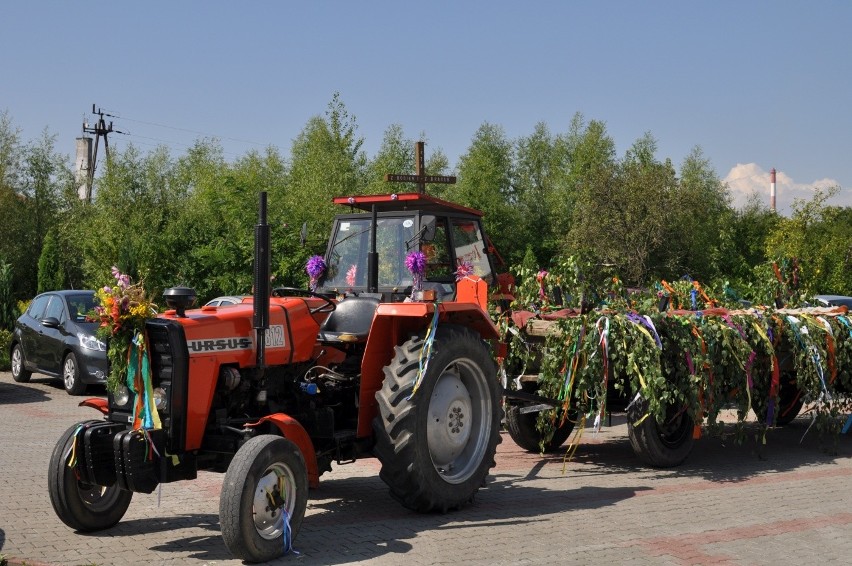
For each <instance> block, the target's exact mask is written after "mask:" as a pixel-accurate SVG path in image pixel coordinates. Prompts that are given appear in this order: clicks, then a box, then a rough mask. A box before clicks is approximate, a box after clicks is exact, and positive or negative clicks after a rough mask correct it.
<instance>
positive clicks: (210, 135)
mask: <svg viewBox="0 0 852 566" xmlns="http://www.w3.org/2000/svg"><path fill="white" fill-rule="evenodd" d="M106 116H109V117H110V118H119V119H121V120H127V121H128V122H135V123H137V124H145V125H148V126H156V127H158V128H167V129H169V130H176V131H179V132H187V133H190V134H196V135H199V136H205V137H209V138H216V139H220V140H228V141H235V142H239V143H248V144H252V145H257V146H261V147H266V146H270V145H274V144H270V143H262V142H257V141H252V140H246V139H242V138H233V137H228V136H220V135H218V134H213V133H210V132H202V131H199V130H191V129H189V128H180V127H177V126H169V125H168V124H159V123H157V122H151V121H150V120H139V119H137V118H129V117H127V116H121V115H118V114H106ZM134 135H135V134H134Z"/></svg>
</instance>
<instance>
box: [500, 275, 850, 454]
mask: <svg viewBox="0 0 852 566" xmlns="http://www.w3.org/2000/svg"><path fill="white" fill-rule="evenodd" d="M546 279H547V274H545V273H544V272H539V273H538V274H537V276H536V282H535V283H534V285H533V286H537V287H538V295H539V297H540V298H541V299H543V300H542V301H540V302H539V303H538V305H537V306H544V308H543V309H539V308H536V310H534V311H530V310H517V307H518V306H519V305H523V304H524V301H522V300H518V301H515V303H514V306H515V308H516V310H512V311H509V312H507V313H506V314H505V316H504V317H502V323H501V328H502V333H503V336H505V337H506V341H507V342H508V345H509V347H508V348H507V357H506V359H504V360H502V368H501V370H502V372H503V375H504V376H505V377H504V379H505V381H506V384H507V389H509V390H511V391H513V392H514V393H511V394H507V396H506V398H507V405H506V422H507V428H508V430H509V432H510V434H511V436H512V438H513V439H514V440H515V441H516V442H517V443H518V444H519V445H520V446H521V447H523V448H525V449H527V450H531V451H544V452H549V451H554V450H557V449H559V447H560V446H562V444H563V443H565V442H566V441H567V440H568V438H569V436H570V435H571V434H572V432H573V431H578V432H579V431H582V430H583V429H585V428H586V427H591V428H592V429H598V428H599V427H600V426H601V425H602V424H603V422H604V417H605V416H606V415H607V413H610V412H611V411H624V412H626V414H627V428H628V434H629V437H630V443H631V446H632V447H633V449H634V451H635V452H636V454H637V456H639V457H640V458H641V459H642V460H643V461H645V462H646V463H648V464H650V465H652V466H658V467H668V466H676V465H678V464H680V463H681V462H683V460H684V459H685V458H686V457H687V456H688V454H689V452H690V451H691V449H692V446H693V444H694V440H695V439H696V438H698V437H699V436H700V435H701V433H702V430H708V431H710V432H715V431H717V430H719V416H720V413H721V412H722V411H723V410H725V409H735V411H736V415H737V425H736V427H735V431H736V433H737V434H738V436H739V437H740V438H741V437H742V435H743V434H744V426H743V425H744V423H745V421H746V419H747V418H748V417H749V412H750V411H751V412H753V414H754V415H755V416H756V419H757V421H758V422H759V423H760V425H761V432H760V434H761V437H762V438H761V440H762V441H765V438H766V437H765V435H766V432H767V430H769V429H771V428H772V427H774V426H783V425H785V424H787V423H789V422H790V421H792V420H793V419H794V418H795V417H796V416H797V415H798V414H799V412H800V411H801V410H802V408H803V406H805V405H806V404H807V407H808V410H809V411H810V412H811V415H812V423H813V424H815V425H816V428H817V429H819V430H820V431H821V432H825V433H835V434H836V433H837V432H839V431H840V429H841V428H843V427H844V425H845V426H846V427H848V417H847V416H846V415H848V413H849V412H850V404H849V393H850V392H852V373H850V371H851V370H852V322H850V320H852V319H850V317H849V313H848V310H847V307H845V306H839V307H825V308H800V309H784V308H780V309H779V308H768V307H761V308H749V309H726V308H718V307H714V306H713V302H714V301H713V300H711V299H710V298H709V297H707V295H706V294H705V293H704V292H703V290H702V289H701V287H700V285H699V284H698V283H697V282H690V283H689V285H688V287H691V289H690V292H689V293H688V295H689V296H690V299H691V301H683V302H686V303H688V304H687V305H686V306H690V307H693V308H691V309H690V310H686V309H684V308H670V307H674V306H675V304H674V301H670V300H668V299H669V295H668V293H666V296H665V300H663V301H661V303H660V305H659V307H658V308H654V309H645V310H641V309H640V310H637V309H635V308H631V305H630V302H629V301H621V302H620V303H621V304H620V305H618V308H603V309H599V310H589V311H586V310H584V309H570V308H568V309H566V308H559V307H558V305H557V306H554V305H552V303H548V301H547V297H548V296H549V295H550V294H551V293H552V291H553V289H552V286H551V287H550V288H549V287H548V283H547V281H546ZM665 287H667V288H668V289H669V290H670V291H672V293H673V294H674V293H675V290H674V289H673V288H672V287H671V286H670V285H668V284H665ZM557 295H559V293H557ZM696 296H697V297H699V300H698V304H697V305H696V304H695V298H696ZM615 303H619V301H615ZM689 303H691V304H689ZM702 303H703V304H704V305H702ZM527 304H530V303H529V302H527ZM677 306H680V307H683V306H685V305H683V304H680V305H677ZM695 306H698V307H699V308H694V307H695ZM701 306H706V308H703V309H702V308H701ZM572 447H573V448H575V449H576V445H573V446H572Z"/></svg>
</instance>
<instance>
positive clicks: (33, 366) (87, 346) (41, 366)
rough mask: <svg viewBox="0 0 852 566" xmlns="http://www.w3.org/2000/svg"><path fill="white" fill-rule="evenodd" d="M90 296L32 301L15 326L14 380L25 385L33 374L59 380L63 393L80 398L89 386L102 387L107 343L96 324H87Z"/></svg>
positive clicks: (68, 294) (56, 294)
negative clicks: (36, 373) (96, 334)
mask: <svg viewBox="0 0 852 566" xmlns="http://www.w3.org/2000/svg"><path fill="white" fill-rule="evenodd" d="M94 304H95V292H94V291H51V292H49V293H42V294H41V295H38V296H37V297H36V298H35V299H33V301H32V303H30V306H29V308H28V309H27V312H25V313H24V314H22V315H21V316H20V317H19V318H18V320H17V321H16V322H15V331H14V334H13V336H12V346H11V350H10V353H11V358H12V377H13V378H14V379H15V381H18V382H26V381H29V379H30V375H31V374H32V373H33V372H38V373H43V374H46V375H49V376H53V377H61V378H62V381H63V382H64V384H65V390H66V391H67V392H68V393H69V394H71V395H81V394H83V393H84V392H85V391H86V386H87V385H88V384H91V383H106V377H107V357H106V344H104V343H103V342H102V341H100V340H98V339H97V337H96V336H95V331H96V330H97V328H98V323H96V322H86V313H87V312H89V311H90V310H91V309H92V308H93V307H94Z"/></svg>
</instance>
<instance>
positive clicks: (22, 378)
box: [10, 343, 33, 383]
mask: <svg viewBox="0 0 852 566" xmlns="http://www.w3.org/2000/svg"><path fill="white" fill-rule="evenodd" d="M16 349H17V350H20V351H21V371H20V372H18V374H17V375H16V374H15V372H14V371H12V379H14V380H15V381H16V382H18V383H27V382H29V380H30V377H32V375H33V372H31V371H29V370H28V369H27V368H26V366H25V365H24V359H25V358H24V349H23V348H22V347H21V345H20V344H18V343H16V344H15V345H14V346H12V356H14V355H15V353H14V351H15V350H16ZM10 359H11V356H10ZM12 369H13V370H14V367H13V368H12Z"/></svg>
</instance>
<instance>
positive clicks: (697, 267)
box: [658, 147, 733, 282]
mask: <svg viewBox="0 0 852 566" xmlns="http://www.w3.org/2000/svg"><path fill="white" fill-rule="evenodd" d="M666 213H667V214H666V217H665V219H666V223H665V225H664V226H663V228H664V233H663V240H662V242H663V245H662V246H661V249H660V253H659V254H658V258H659V261H658V264H659V268H658V271H659V272H661V273H663V274H665V273H669V274H675V275H683V274H689V275H690V276H691V277H692V278H693V279H698V280H701V281H708V282H709V281H710V280H712V279H715V278H717V277H718V276H719V275H720V273H722V271H723V270H724V268H725V264H726V263H727V262H729V261H730V258H728V257H723V256H722V255H721V253H720V252H721V247H722V246H721V245H722V244H723V243H724V242H723V240H724V239H726V238H732V234H730V233H729V232H728V231H727V229H726V228H727V227H729V226H730V224H731V222H732V215H733V211H732V210H731V207H730V199H729V196H728V192H727V188H726V186H725V184H724V183H722V182H721V181H720V180H719V177H718V175H716V172H715V170H714V169H713V167H712V166H711V164H710V161H709V160H708V159H707V158H705V157H704V154H703V153H702V151H701V149H700V148H698V147H696V148H693V150H692V151H691V152H690V154H689V155H687V157H686V158H685V159H684V161H683V164H682V165H681V168H680V178H679V179H678V180H677V182H676V183H675V184H674V185H673V186H672V190H671V193H670V199H669V200H668V207H667V210H666Z"/></svg>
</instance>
